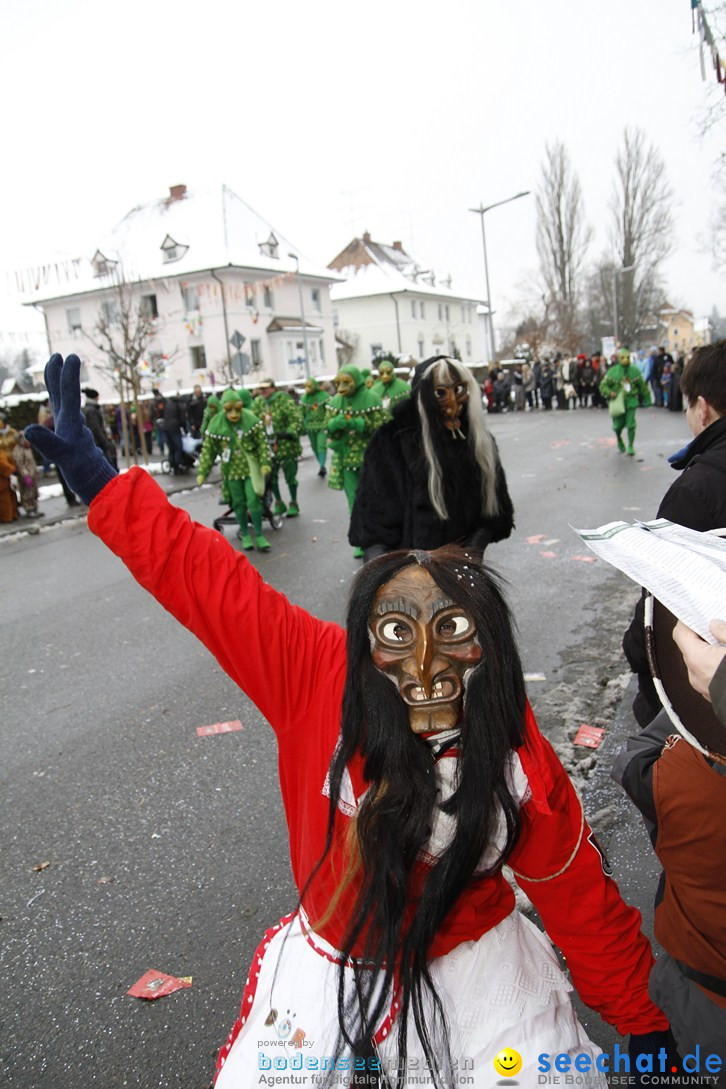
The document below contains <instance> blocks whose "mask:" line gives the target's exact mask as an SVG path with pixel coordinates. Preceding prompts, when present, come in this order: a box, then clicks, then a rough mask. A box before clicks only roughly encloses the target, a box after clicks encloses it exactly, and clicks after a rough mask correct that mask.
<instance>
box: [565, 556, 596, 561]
mask: <svg viewBox="0 0 726 1089" xmlns="http://www.w3.org/2000/svg"><path fill="white" fill-rule="evenodd" d="M570 559H571V560H578V561H579V562H580V563H595V560H596V557H595V556H570Z"/></svg>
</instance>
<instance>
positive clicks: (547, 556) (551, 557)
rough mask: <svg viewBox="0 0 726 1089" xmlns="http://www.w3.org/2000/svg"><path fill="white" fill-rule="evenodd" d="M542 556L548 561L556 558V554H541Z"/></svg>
mask: <svg viewBox="0 0 726 1089" xmlns="http://www.w3.org/2000/svg"><path fill="white" fill-rule="evenodd" d="M540 556H544V558H545V559H546V560H553V559H554V558H555V557H556V556H557V553H556V552H540Z"/></svg>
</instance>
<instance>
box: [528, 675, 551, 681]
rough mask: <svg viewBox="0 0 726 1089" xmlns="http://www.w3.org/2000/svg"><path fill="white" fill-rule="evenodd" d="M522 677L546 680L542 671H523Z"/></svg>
mask: <svg viewBox="0 0 726 1089" xmlns="http://www.w3.org/2000/svg"><path fill="white" fill-rule="evenodd" d="M524 679H525V681H546V680H547V678H546V677H545V675H544V673H525V674H524Z"/></svg>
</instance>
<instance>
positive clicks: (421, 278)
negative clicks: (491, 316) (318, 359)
mask: <svg viewBox="0 0 726 1089" xmlns="http://www.w3.org/2000/svg"><path fill="white" fill-rule="evenodd" d="M328 267H329V268H331V269H333V270H334V271H336V272H338V273H340V274H341V275H342V276H345V277H346V279H345V282H344V283H336V284H334V285H333V286H332V287H331V289H330V297H331V299H332V301H333V312H334V315H335V327H336V331H337V335H338V339H339V341H340V342H342V343H344V344H346V345H348V346H349V347H350V348H352V349H353V355H352V357H351V362H352V363H355V364H357V365H358V366H361V367H369V366H370V365H371V363H372V362H374V360H375V358H376V356H380V355H382V354H385V353H389V352H390V353H392V354H394V355H399V356H400V355H403V356H411V357H412V358H413V359H414V360H416V361H417V362H420V361H421V360H422V359H426V358H427V357H428V356H432V355H451V356H454V357H458V358H460V359H461V360H462V362H464V363H467V364H471V365H475V364H477V363H478V362H479V361H480V360H481V359H482V357H483V356H485V354H486V352H485V348H484V345H483V342H482V328H483V327H482V324H481V321H480V319H479V317H478V316H477V307H479V306H480V305H481V303H482V300H481V299H480V298H478V297H477V296H476V295H473V294H470V295H462V294H461V293H459V292H456V291H453V290H452V287H451V279H450V278H448V279H441V278H437V276H436V274H435V273H434V272H433V270H431V269H427V268H424V267H423V266H421V265H419V264H417V262H416V261H414V259H413V258H412V257H410V256H409V255H408V254H407V253H406V252H405V250H404V249H403V246H402V245H401V243H400V242H394V243H393V245H390V246H389V245H384V244H382V243H380V242H373V241H372V239H371V236H370V235H369V234H368V233H367V232H366V233H365V234H364V235H363V237H362V238H354V239H353V241H352V242H351V243H350V244H349V245H348V246H346V248H345V249H344V250H343V251H342V252H341V253H339V254H338V256H337V257H336V258H334V260H332V261H331V262H330V264H329V266H328Z"/></svg>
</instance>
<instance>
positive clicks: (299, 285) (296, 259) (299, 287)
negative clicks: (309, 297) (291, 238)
mask: <svg viewBox="0 0 726 1089" xmlns="http://www.w3.org/2000/svg"><path fill="white" fill-rule="evenodd" d="M287 256H288V257H292V259H293V261H294V262H295V268H296V270H297V291H298V295H299V297H300V321H301V322H302V331H303V351H304V353H305V377H306V378H309V377H310V364H309V363H308V334H307V329H306V327H305V307H304V306H303V293H302V280H301V279H300V259H299V257H298V255H297V254H296V253H288V255H287Z"/></svg>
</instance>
